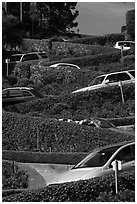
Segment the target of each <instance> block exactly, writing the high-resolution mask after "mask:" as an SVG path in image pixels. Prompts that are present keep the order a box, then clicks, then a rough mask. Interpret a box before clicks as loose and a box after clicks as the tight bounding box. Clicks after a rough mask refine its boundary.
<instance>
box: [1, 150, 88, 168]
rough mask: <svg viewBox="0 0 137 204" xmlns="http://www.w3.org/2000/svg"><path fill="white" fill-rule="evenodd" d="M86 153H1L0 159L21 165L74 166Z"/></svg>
mask: <svg viewBox="0 0 137 204" xmlns="http://www.w3.org/2000/svg"><path fill="white" fill-rule="evenodd" d="M87 155H88V153H84V152H75V153H74V152H73V153H72V152H65V153H63V152H55V153H54V152H51V153H49V152H46V153H45V152H28V151H6V150H4V151H3V152H2V159H5V160H11V161H12V160H13V161H16V162H22V163H45V164H46V163H47V164H68V165H75V164H77V163H78V162H80V161H81V160H82V159H83V158H84V157H86V156H87Z"/></svg>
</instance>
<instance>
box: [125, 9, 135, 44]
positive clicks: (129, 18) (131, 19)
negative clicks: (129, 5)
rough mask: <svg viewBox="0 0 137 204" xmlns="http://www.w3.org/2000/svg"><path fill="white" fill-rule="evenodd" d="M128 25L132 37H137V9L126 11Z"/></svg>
mask: <svg viewBox="0 0 137 204" xmlns="http://www.w3.org/2000/svg"><path fill="white" fill-rule="evenodd" d="M126 26H127V31H128V33H129V34H130V36H131V39H133V40H134V39H135V9H132V10H129V11H127V13H126Z"/></svg>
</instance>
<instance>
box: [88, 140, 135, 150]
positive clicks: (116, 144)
mask: <svg viewBox="0 0 137 204" xmlns="http://www.w3.org/2000/svg"><path fill="white" fill-rule="evenodd" d="M134 143H135V140H130V141H124V142H119V143H115V144H111V145H106V146H102V147H98V148H96V149H94V150H93V151H92V152H96V151H97V152H98V151H101V150H103V149H107V148H111V147H116V146H124V145H129V144H134ZM92 152H91V153H92Z"/></svg>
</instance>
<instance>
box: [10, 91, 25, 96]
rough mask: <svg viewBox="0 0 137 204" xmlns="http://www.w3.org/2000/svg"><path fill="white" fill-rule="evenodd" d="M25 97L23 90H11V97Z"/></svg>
mask: <svg viewBox="0 0 137 204" xmlns="http://www.w3.org/2000/svg"><path fill="white" fill-rule="evenodd" d="M19 96H23V94H22V91H21V90H10V97H19Z"/></svg>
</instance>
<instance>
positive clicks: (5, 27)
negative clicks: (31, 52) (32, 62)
mask: <svg viewBox="0 0 137 204" xmlns="http://www.w3.org/2000/svg"><path fill="white" fill-rule="evenodd" d="M22 37H23V33H22V31H21V29H20V28H19V20H18V18H17V17H15V16H13V15H5V14H4V15H3V16H2V44H3V48H4V47H10V48H11V50H12V49H13V48H15V47H16V45H20V44H21V43H22Z"/></svg>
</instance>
